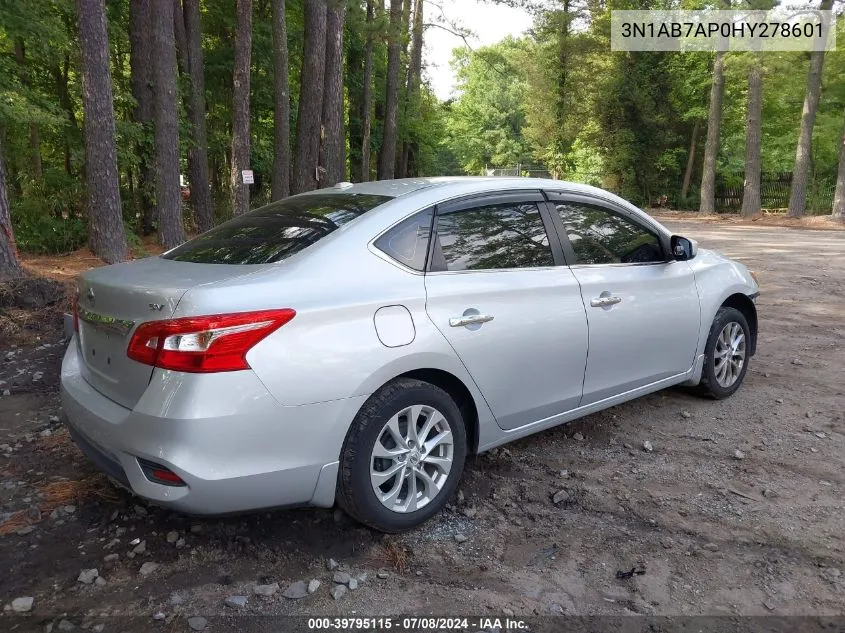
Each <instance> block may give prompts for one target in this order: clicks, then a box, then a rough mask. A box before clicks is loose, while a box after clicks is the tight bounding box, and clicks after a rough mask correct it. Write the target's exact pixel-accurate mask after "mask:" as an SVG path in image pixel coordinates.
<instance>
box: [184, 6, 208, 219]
mask: <svg viewBox="0 0 845 633" xmlns="http://www.w3.org/2000/svg"><path fill="white" fill-rule="evenodd" d="M182 10H183V12H184V18H185V40H186V46H187V53H188V55H187V57H188V74H189V76H190V79H191V88H190V91H191V92H190V98H189V100H188V117H189V118H190V120H191V146H190V148H189V149H188V183H189V184H190V187H191V195H190V202H191V208H192V209H193V210H194V219H195V220H196V223H197V229H199V232H200V233H204V232H205V231H208V230H209V229H210V228H212V227H213V226H214V204H213V202H212V200H211V187H210V185H209V183H208V132H207V131H206V127H205V70H204V68H203V54H202V37H201V35H202V33H201V26H200V0H184V4H183V8H182Z"/></svg>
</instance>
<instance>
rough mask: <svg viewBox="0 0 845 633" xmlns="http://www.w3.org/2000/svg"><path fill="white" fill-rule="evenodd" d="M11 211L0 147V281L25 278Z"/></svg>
mask: <svg viewBox="0 0 845 633" xmlns="http://www.w3.org/2000/svg"><path fill="white" fill-rule="evenodd" d="M11 215H12V214H11V212H10V210H9V196H8V194H7V193H6V167H5V163H4V162H3V147H2V146H0V281H7V280H9V279H16V278H18V277H22V276H23V269H22V268H21V263H20V260H19V259H18V249H17V247H16V246H15V236H14V233H12V218H11Z"/></svg>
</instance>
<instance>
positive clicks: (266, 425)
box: [61, 340, 366, 515]
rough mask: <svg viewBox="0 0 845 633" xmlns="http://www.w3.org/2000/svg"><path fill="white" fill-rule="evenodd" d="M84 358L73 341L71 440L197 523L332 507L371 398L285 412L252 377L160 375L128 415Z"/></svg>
mask: <svg viewBox="0 0 845 633" xmlns="http://www.w3.org/2000/svg"><path fill="white" fill-rule="evenodd" d="M77 350H78V347H77V345H76V341H75V340H74V341H71V344H70V345H69V347H68V350H67V352H66V354H65V358H64V361H63V363H62V376H61V396H62V404H63V407H64V412H65V419H66V421H67V424H68V426H69V428H70V432H71V436H72V437H73V439H74V441H75V442H76V443H77V445H78V446H79V448H80V449H81V450H82V451H83V452H84V453H85V454H86V455H87V456H88V458H89V459H90V460H91V461H92V462H94V463H95V464H96V465H97V466H98V467H99V468H100V469H101V470H102V471H104V472H106V473H107V474H109V475H110V476H112V477H113V478H114V479H116V480H117V481H119V482H120V483H122V484H123V485H125V486H127V487H128V488H130V489H131V490H132V491H133V492H134V493H135V494H137V495H138V496H140V497H144V498H146V499H149V500H150V501H153V502H155V503H156V504H159V505H165V506H169V507H172V508H173V509H175V510H179V511H181V512H185V513H188V514H197V515H216V514H229V513H236V512H243V511H250V510H257V509H262V508H270V507H280V506H295V505H308V504H311V505H318V506H324V507H329V506H331V505H332V504H333V503H334V493H335V486H336V482H337V467H338V459H339V455H340V450H341V447H342V445H343V440H344V438H345V436H346V431H347V429H348V427H349V423H350V422H351V420H352V419H353V418H354V416H355V413H356V412H357V410H358V408H359V407H360V405H361V404H363V401H364V400H365V399H366V398H365V397H363V396H362V397H359V398H350V399H345V400H335V401H332V402H324V403H317V404H312V405H305V406H299V407H285V406H282V405H281V404H279V403H278V402H277V401H276V400H275V399H274V398H273V397H272V396H271V395H270V394H269V393H268V392H267V390H266V389H265V388H264V386H263V385H262V384H261V382H260V381H259V380H258V378H257V377H256V376H255V374H253V372H251V371H243V372H231V373H226V374H205V375H201V376H200V375H195V374H182V373H179V372H168V371H159V370H156V372H154V374H153V379H152V380H151V382H150V385H149V387H148V388H147V390H146V392H145V393H144V395H143V396H142V397H141V399H140V400H139V401H138V402H137V403H136V405H135V407H134V409H127V408H126V407H123V406H121V405H119V404H117V403H115V402H113V401H112V400H109V399H108V398H106V397H105V396H104V395H102V394H101V393H99V392H98V391H96V390H95V389H94V388H93V387H91V385H89V384H88V383H87V382H86V381H85V379H84V378H83V376H82V373H81V368H80V358H79V354H78V351H77ZM139 458H141V459H144V460H148V461H151V462H155V463H157V464H160V465H162V466H164V467H166V468H168V469H170V470H171V471H173V472H174V473H176V474H177V475H179V477H181V478H182V479H183V480H184V482H185V483H186V485H185V486H167V485H163V484H160V483H155V482H152V481H150V480H149V479H147V477H146V476H145V475H144V471H143V470H142V469H141V466H140V464H139V463H138V459H139Z"/></svg>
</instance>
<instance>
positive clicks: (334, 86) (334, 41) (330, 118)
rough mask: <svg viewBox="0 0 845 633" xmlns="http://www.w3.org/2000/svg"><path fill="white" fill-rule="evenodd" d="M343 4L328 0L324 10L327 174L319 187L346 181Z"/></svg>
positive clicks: (323, 153)
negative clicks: (327, 5)
mask: <svg viewBox="0 0 845 633" xmlns="http://www.w3.org/2000/svg"><path fill="white" fill-rule="evenodd" d="M345 14H346V4H345V2H344V1H343V0H330V4H329V8H328V11H327V13H326V70H325V81H324V83H323V136H324V138H323V147H322V151H321V160H320V163H321V164H322V166H323V167H324V168H325V170H326V173H325V176H324V177H323V179H322V181H321V182H320V186H321V187H330V186H332V185H334V184H336V183H338V182H341V181H342V180H346V134H345V130H344V126H343V20H344V16H345Z"/></svg>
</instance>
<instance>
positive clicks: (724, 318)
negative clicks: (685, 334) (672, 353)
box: [697, 306, 751, 400]
mask: <svg viewBox="0 0 845 633" xmlns="http://www.w3.org/2000/svg"><path fill="white" fill-rule="evenodd" d="M732 322H733V323H737V324H739V326H740V327H741V328H742V332H743V334H745V360H744V362H743V364H742V369H741V370H740V372H739V375H738V376H737V378H736V381H735V382H734V383H733V384H732V385H730V386H728V387H724V386H722V385H720V384H719V381H718V380H717V379H716V357H715V356H716V355H715V354H714V352H715V349H716V344H717V342H718V338H719V335H720V334H721V332H722V330H723V329H724V328H725V326H726V325H728V324H729V323H732ZM750 349H751V328H749V327H748V321H747V320H746V318H745V315H743V314H742V312H740V311H739V310H737V309H736V308H728V307H725V306H723V307H721V308H719V311H718V312H716V316H715V317H714V319H713V324H712V325H711V326H710V333H709V334H708V335H707V345H706V346H705V347H704V366H703V367H702V370H701V382H700V383H699V385H698V387H697V391H698V393H699V394H701V395H703V396H706V397H708V398H713V399H716V400H722V399H724V398H727V397H729V396H731V395H733V394H734V392H736V390H737V389H739V388H740V386H741V385H742V381H743V380H745V374H746V373H747V372H748V361H749V360H750V358H751V357H750V356H749V350H750Z"/></svg>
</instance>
